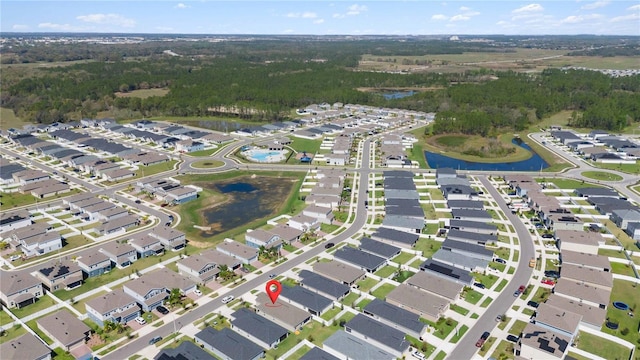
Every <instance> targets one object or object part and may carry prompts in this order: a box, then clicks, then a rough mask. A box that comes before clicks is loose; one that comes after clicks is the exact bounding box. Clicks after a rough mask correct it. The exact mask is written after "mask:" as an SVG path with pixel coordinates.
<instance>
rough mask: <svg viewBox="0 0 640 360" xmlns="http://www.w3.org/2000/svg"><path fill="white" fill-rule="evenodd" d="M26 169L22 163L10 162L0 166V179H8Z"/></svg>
mask: <svg viewBox="0 0 640 360" xmlns="http://www.w3.org/2000/svg"><path fill="white" fill-rule="evenodd" d="M22 170H25V168H24V166H22V165H20V164H8V165H5V166H0V179H4V180H8V179H12V178H13V174H15V173H17V172H20V171H22Z"/></svg>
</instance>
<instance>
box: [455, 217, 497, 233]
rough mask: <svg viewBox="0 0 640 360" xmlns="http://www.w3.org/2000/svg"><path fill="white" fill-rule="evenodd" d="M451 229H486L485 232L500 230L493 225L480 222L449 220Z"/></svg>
mask: <svg viewBox="0 0 640 360" xmlns="http://www.w3.org/2000/svg"><path fill="white" fill-rule="evenodd" d="M449 227H451V228H454V227H467V228H472V229H485V230H493V231H497V230H498V228H497V227H496V226H495V225H493V224H486V223H482V222H478V221H466V220H456V219H451V220H449Z"/></svg>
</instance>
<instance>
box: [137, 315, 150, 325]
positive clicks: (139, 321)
mask: <svg viewBox="0 0 640 360" xmlns="http://www.w3.org/2000/svg"><path fill="white" fill-rule="evenodd" d="M136 322H137V323H138V324H140V325H144V324H146V323H147V322H146V321H145V320H144V318H143V317H142V316H138V317H137V318H136Z"/></svg>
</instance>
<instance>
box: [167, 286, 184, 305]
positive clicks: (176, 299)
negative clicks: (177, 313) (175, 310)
mask: <svg viewBox="0 0 640 360" xmlns="http://www.w3.org/2000/svg"><path fill="white" fill-rule="evenodd" d="M181 298H182V294H181V293H180V289H171V293H169V299H167V301H168V302H169V305H171V306H174V305H176V304H179V303H180V299H181Z"/></svg>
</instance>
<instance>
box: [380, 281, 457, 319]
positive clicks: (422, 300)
mask: <svg viewBox="0 0 640 360" xmlns="http://www.w3.org/2000/svg"><path fill="white" fill-rule="evenodd" d="M386 301H387V302H388V303H390V304H393V305H396V306H398V307H400V308H402V309H406V310H409V311H411V312H413V313H416V314H418V315H419V316H422V317H424V318H425V319H427V320H429V321H433V322H436V321H438V319H439V318H440V317H441V316H442V315H443V314H444V312H445V311H447V310H448V309H449V304H450V301H449V300H448V299H445V298H443V297H440V296H437V295H434V294H432V293H430V292H426V291H422V290H419V289H417V288H415V287H413V286H409V285H407V284H400V285H399V286H398V287H396V288H395V289H393V290H392V291H391V292H390V293H389V294H387V297H386Z"/></svg>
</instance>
